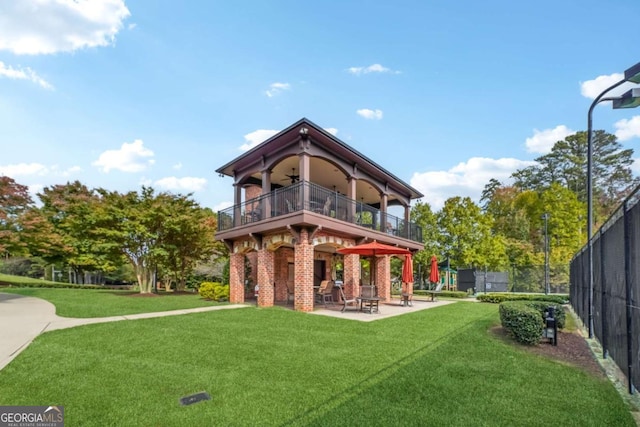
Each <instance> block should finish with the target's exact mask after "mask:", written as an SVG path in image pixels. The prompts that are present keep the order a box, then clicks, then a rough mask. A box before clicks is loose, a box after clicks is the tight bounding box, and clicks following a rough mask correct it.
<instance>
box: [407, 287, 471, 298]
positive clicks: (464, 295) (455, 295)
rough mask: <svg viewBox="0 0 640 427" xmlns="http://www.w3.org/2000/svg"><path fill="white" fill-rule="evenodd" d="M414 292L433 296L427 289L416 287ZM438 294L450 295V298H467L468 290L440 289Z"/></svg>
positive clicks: (442, 295)
mask: <svg viewBox="0 0 640 427" xmlns="http://www.w3.org/2000/svg"><path fill="white" fill-rule="evenodd" d="M413 294H414V295H423V296H431V294H430V293H429V291H425V290H422V289H414V291H413ZM437 295H438V296H439V297H448V298H467V297H468V295H467V293H466V292H461V291H439V292H438V294H437Z"/></svg>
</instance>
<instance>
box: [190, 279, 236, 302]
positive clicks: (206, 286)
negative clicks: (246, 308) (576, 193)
mask: <svg viewBox="0 0 640 427" xmlns="http://www.w3.org/2000/svg"><path fill="white" fill-rule="evenodd" d="M198 293H199V294H200V296H201V297H202V298H204V299H208V300H211V301H228V300H229V285H223V284H221V283H218V282H202V283H201V284H200V287H199V288H198Z"/></svg>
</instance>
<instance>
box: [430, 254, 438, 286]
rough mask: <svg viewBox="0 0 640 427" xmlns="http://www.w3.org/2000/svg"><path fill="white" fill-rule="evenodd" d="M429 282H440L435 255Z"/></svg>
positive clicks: (432, 260) (432, 258) (432, 259)
mask: <svg viewBox="0 0 640 427" xmlns="http://www.w3.org/2000/svg"><path fill="white" fill-rule="evenodd" d="M429 281H430V282H431V283H439V282H440V270H438V259H437V258H436V256H435V255H433V256H431V273H430V274H429Z"/></svg>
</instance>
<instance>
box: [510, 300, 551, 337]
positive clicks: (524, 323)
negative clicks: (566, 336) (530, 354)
mask: <svg viewBox="0 0 640 427" xmlns="http://www.w3.org/2000/svg"><path fill="white" fill-rule="evenodd" d="M499 311H500V322H501V323H502V327H503V328H505V329H506V330H507V331H508V332H509V334H510V335H511V336H513V337H514V338H515V340H516V341H518V342H520V343H522V344H526V345H535V344H538V343H539V342H540V339H541V338H542V330H543V328H544V322H543V320H542V316H540V313H539V312H538V310H536V309H535V308H533V307H531V306H530V305H528V304H526V303H523V302H520V301H505V302H503V303H501V304H500V310H499Z"/></svg>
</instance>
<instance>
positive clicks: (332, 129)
mask: <svg viewBox="0 0 640 427" xmlns="http://www.w3.org/2000/svg"><path fill="white" fill-rule="evenodd" d="M324 130H326V131H327V132H329V133H330V134H331V135H333V136H336V135H337V134H338V129H336V128H324Z"/></svg>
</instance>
